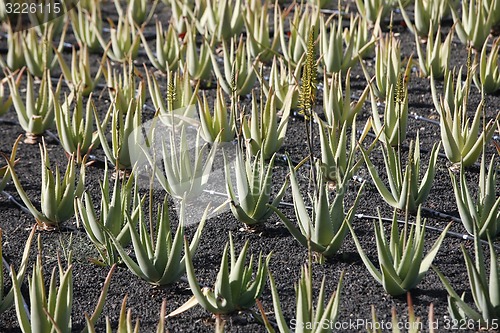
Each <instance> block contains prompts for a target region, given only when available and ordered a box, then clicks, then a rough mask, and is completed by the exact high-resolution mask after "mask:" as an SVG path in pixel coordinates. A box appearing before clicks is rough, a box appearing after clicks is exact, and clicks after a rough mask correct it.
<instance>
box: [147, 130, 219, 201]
mask: <svg viewBox="0 0 500 333" xmlns="http://www.w3.org/2000/svg"><path fill="white" fill-rule="evenodd" d="M186 127H187V126H181V128H180V129H179V131H180V134H179V133H174V131H170V132H169V133H168V134H167V135H169V136H168V137H163V138H160V141H158V142H155V141H154V140H153V142H152V146H153V147H156V145H158V146H159V147H158V148H157V149H154V150H153V152H152V153H150V152H147V151H146V150H143V153H144V155H145V158H147V161H148V163H149V165H150V166H151V168H152V169H153V171H154V173H155V175H156V179H157V180H158V182H159V183H160V185H161V186H162V187H163V189H164V190H165V191H167V192H168V193H169V194H170V195H171V196H173V197H174V198H176V199H179V200H184V201H189V200H190V199H192V198H196V197H198V196H199V195H200V194H201V193H202V192H203V189H204V187H205V186H206V184H207V182H208V179H209V175H210V170H211V169H212V165H213V162H214V158H215V153H216V151H217V147H218V146H217V144H214V145H212V146H211V147H210V146H209V144H208V143H205V144H203V145H202V143H201V142H200V138H201V131H199V130H198V131H197V133H196V134H194V135H195V136H196V138H195V139H194V140H193V141H189V140H188V136H189V138H190V139H191V136H192V134H193V133H188V132H189V131H190V129H187V128H186ZM155 137H156V136H155V133H153V138H155ZM166 141H168V143H166ZM217 141H218V140H217V139H216V140H215V142H217ZM191 145H192V146H191ZM156 161H163V163H161V167H160V170H158V168H157V165H156Z"/></svg>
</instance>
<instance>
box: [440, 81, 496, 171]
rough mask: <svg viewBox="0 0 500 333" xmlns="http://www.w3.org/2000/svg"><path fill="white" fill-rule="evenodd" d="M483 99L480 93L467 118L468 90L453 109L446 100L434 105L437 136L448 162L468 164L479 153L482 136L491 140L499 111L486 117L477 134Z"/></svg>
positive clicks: (475, 158)
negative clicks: (493, 116)
mask: <svg viewBox="0 0 500 333" xmlns="http://www.w3.org/2000/svg"><path fill="white" fill-rule="evenodd" d="M469 86H470V83H469ZM484 103H485V100H484V97H483V98H481V102H480V103H479V104H478V106H477V108H476V111H475V112H474V118H473V120H472V122H471V121H470V118H469V117H467V106H468V91H467V92H466V95H465V98H464V99H463V101H462V103H461V104H459V105H456V104H455V106H454V108H453V109H452V108H451V106H450V105H449V104H448V103H447V101H443V100H442V101H441V107H440V108H439V109H438V112H439V116H440V118H439V125H440V129H441V140H442V141H443V146H444V151H445V153H446V157H447V158H448V160H449V161H450V162H452V163H460V164H462V165H463V166H466V167H467V166H471V165H472V164H474V163H475V162H476V160H477V159H478V158H479V155H480V154H481V151H482V149H483V140H484V141H485V142H488V141H489V140H491V138H492V136H493V133H494V131H495V127H494V126H495V121H496V120H498V119H500V113H499V114H498V115H497V116H496V119H490V121H489V122H488V123H487V124H485V126H484V130H483V131H482V132H481V134H479V130H480V125H481V112H482V111H483V108H484ZM469 124H470V125H469Z"/></svg>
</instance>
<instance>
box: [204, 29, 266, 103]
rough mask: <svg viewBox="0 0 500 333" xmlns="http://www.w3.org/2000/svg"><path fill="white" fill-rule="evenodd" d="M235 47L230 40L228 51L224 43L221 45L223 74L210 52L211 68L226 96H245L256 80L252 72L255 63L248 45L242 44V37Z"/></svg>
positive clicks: (233, 42)
mask: <svg viewBox="0 0 500 333" xmlns="http://www.w3.org/2000/svg"><path fill="white" fill-rule="evenodd" d="M235 45H236V41H235V40H234V39H232V38H231V40H230V47H229V50H228V47H227V45H226V42H223V43H222V58H223V61H224V74H223V73H222V72H221V71H220V69H219V65H218V63H217V59H216V57H215V54H214V53H213V52H210V57H211V59H212V67H213V69H214V72H215V76H216V77H217V82H218V84H220V86H221V87H222V89H224V91H225V92H226V94H229V95H232V94H237V95H247V94H248V93H249V92H250V91H251V90H252V88H253V86H254V83H255V81H256V79H257V75H256V73H255V70H254V63H255V61H252V59H251V54H250V49H249V46H248V43H246V42H244V41H243V38H242V37H240V40H239V42H238V45H237V46H235Z"/></svg>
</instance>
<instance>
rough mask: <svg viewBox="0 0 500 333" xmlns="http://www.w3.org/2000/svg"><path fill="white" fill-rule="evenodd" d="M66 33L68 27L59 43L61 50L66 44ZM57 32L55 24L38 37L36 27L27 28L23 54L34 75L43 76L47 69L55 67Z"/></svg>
mask: <svg viewBox="0 0 500 333" xmlns="http://www.w3.org/2000/svg"><path fill="white" fill-rule="evenodd" d="M65 35H66V29H65V30H64V31H63V33H62V34H61V35H60V37H59V38H60V39H59V45H58V46H57V51H59V52H61V51H62V48H63V46H64V37H65ZM54 37H55V32H54V29H53V26H52V25H51V26H49V28H48V29H46V30H45V31H44V33H43V35H42V36H41V38H39V37H38V35H37V33H36V31H35V30H34V29H30V30H27V31H26V32H25V33H23V37H22V42H23V54H24V59H25V63H26V67H27V68H28V72H30V73H31V74H32V75H33V76H36V77H39V78H41V77H42V76H43V75H44V74H45V72H46V71H47V69H51V68H53V67H54V65H55V63H56V62H57V60H56V57H55V56H54V46H53V45H52V41H53V40H54V39H55V38H54Z"/></svg>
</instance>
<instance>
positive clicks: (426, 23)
mask: <svg viewBox="0 0 500 333" xmlns="http://www.w3.org/2000/svg"><path fill="white" fill-rule="evenodd" d="M398 2H399V5H400V6H399V7H400V9H401V14H402V15H403V19H404V20H405V23H406V25H407V26H408V28H409V29H410V31H411V32H412V33H414V34H415V36H419V37H420V38H427V36H429V35H431V34H432V35H433V34H434V33H436V29H437V28H438V26H439V25H440V22H441V20H442V19H443V18H444V16H445V15H446V14H448V13H449V10H450V9H449V7H450V3H449V0H437V1H427V0H415V13H414V19H413V21H412V20H411V19H410V17H409V15H408V13H407V12H406V10H405V9H404V6H403V3H402V2H401V0H398Z"/></svg>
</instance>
